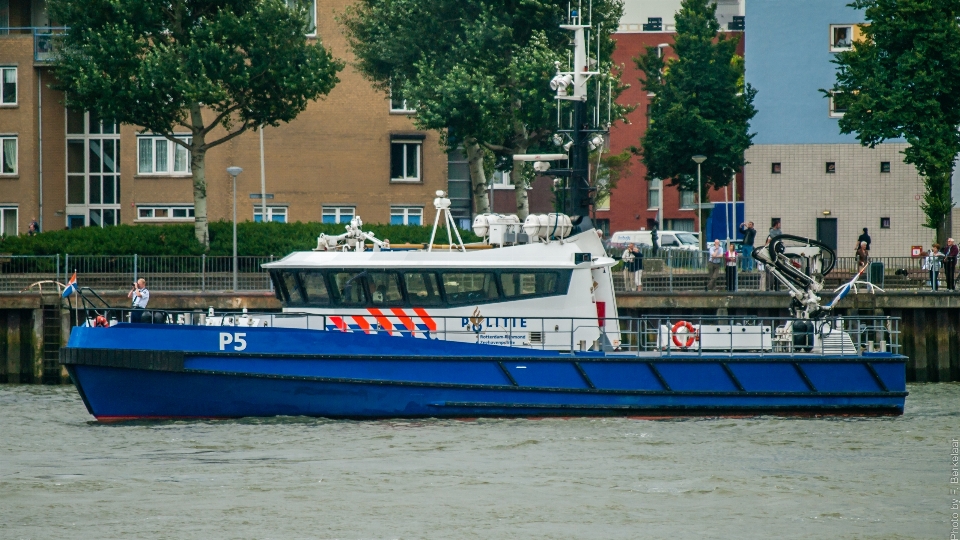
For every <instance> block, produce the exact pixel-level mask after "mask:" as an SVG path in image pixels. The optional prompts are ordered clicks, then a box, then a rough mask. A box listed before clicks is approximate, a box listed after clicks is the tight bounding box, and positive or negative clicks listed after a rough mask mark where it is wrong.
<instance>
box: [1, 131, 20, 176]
mask: <svg viewBox="0 0 960 540" xmlns="http://www.w3.org/2000/svg"><path fill="white" fill-rule="evenodd" d="M0 174H10V175H13V174H17V136H16V135H0Z"/></svg>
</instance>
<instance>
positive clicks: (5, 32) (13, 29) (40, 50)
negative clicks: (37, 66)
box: [0, 26, 67, 63]
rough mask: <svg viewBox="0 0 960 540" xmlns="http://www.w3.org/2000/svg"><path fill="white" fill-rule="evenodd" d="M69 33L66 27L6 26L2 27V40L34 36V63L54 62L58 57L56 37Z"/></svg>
mask: <svg viewBox="0 0 960 540" xmlns="http://www.w3.org/2000/svg"><path fill="white" fill-rule="evenodd" d="M66 31H67V28H66V27H64V26H5V27H0V38H2V37H4V36H10V35H14V36H18V35H23V36H30V35H32V36H33V61H34V62H38V63H39V62H52V61H53V59H54V56H56V51H55V48H56V42H55V36H57V35H59V34H63V33H64V32H66Z"/></svg>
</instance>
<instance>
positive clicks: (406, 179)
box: [390, 139, 423, 184]
mask: <svg viewBox="0 0 960 540" xmlns="http://www.w3.org/2000/svg"><path fill="white" fill-rule="evenodd" d="M395 144H402V145H408V144H413V145H416V147H417V176H415V177H413V176H403V177H401V178H394V177H393V173H392V171H393V145H395ZM402 169H403V174H404V175H406V174H407V151H406V149H404V151H403V167H402ZM390 170H391V174H390V181H391V182H397V183H405V184H413V183H420V182H422V181H423V140H422V139H392V140H391V141H390Z"/></svg>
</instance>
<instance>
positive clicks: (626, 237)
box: [610, 231, 700, 251]
mask: <svg viewBox="0 0 960 540" xmlns="http://www.w3.org/2000/svg"><path fill="white" fill-rule="evenodd" d="M651 232H652V231H620V232H615V233H613V234H611V235H610V248H611V249H624V248H626V246H628V245H629V244H636V245H638V246H652V245H653V241H652V240H651V237H650V233H651ZM657 239H658V240H659V244H660V248H661V249H684V250H688V251H699V250H700V241H699V240H697V235H696V234H694V233H692V232H688V231H657Z"/></svg>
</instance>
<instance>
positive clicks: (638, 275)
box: [630, 244, 643, 291]
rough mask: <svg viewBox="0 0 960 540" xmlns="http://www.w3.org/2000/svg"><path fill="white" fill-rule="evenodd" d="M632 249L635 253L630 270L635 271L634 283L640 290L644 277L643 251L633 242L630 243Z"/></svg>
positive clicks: (632, 252)
mask: <svg viewBox="0 0 960 540" xmlns="http://www.w3.org/2000/svg"><path fill="white" fill-rule="evenodd" d="M630 250H631V254H632V255H633V260H632V261H631V268H630V270H631V271H633V284H634V286H635V287H636V289H637V291H639V290H640V289H641V286H640V285H641V279H642V278H643V252H642V251H640V248H638V247H637V246H635V245H633V244H630Z"/></svg>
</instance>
